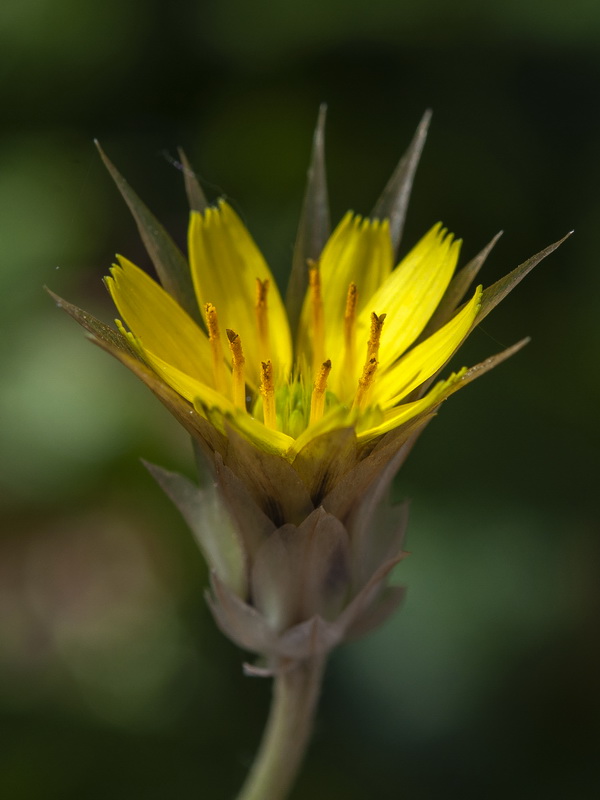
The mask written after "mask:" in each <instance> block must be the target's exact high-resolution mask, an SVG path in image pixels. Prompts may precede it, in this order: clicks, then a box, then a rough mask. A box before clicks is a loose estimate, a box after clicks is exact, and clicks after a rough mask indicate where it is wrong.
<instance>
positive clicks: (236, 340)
mask: <svg viewBox="0 0 600 800" xmlns="http://www.w3.org/2000/svg"><path fill="white" fill-rule="evenodd" d="M226 332H227V339H228V341H229V349H230V350H231V393H232V399H233V404H234V406H236V408H241V409H242V411H245V410H246V379H245V377H244V373H245V368H244V365H245V363H246V359H245V358H244V353H243V351H242V342H241V339H240V337H239V336H238V334H237V333H236V332H235V331H232V330H230V329H229V328H227V329H226Z"/></svg>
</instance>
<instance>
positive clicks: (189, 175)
mask: <svg viewBox="0 0 600 800" xmlns="http://www.w3.org/2000/svg"><path fill="white" fill-rule="evenodd" d="M177 152H178V153H179V159H180V161H181V170H182V172H183V180H184V184H185V193H186V195H187V199H188V203H189V206H190V210H191V211H199V212H200V213H202V212H203V211H206V209H207V208H208V200H207V199H206V197H205V195H204V192H203V191H202V187H201V186H200V183H199V181H198V178H197V177H196V173H195V172H194V170H193V169H192V165H191V164H190V162H189V160H188V157H187V156H186V154H185V151H184V149H183V148H182V147H179V148H177Z"/></svg>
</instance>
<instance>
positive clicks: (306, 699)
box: [237, 658, 325, 800]
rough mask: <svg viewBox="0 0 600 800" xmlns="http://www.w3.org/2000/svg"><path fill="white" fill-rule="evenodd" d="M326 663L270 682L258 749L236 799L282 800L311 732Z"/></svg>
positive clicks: (305, 666) (306, 666) (299, 667)
mask: <svg viewBox="0 0 600 800" xmlns="http://www.w3.org/2000/svg"><path fill="white" fill-rule="evenodd" d="M324 667H325V660H324V659H322V658H320V659H314V660H312V661H306V662H302V663H300V664H298V665H297V666H294V667H292V668H291V669H289V670H288V671H282V672H281V673H279V674H278V675H276V676H275V678H274V679H273V699H272V702H271V711H270V714H269V719H268V721H267V726H266V728H265V732H264V734H263V739H262V742H261V745H260V749H259V751H258V753H257V755H256V759H255V760H254V764H253V765H252V769H251V770H250V774H249V775H248V777H247V779H246V783H245V784H244V786H243V787H242V790H241V792H240V793H239V795H238V798H237V800H284V798H285V797H286V796H287V794H288V792H289V790H290V789H291V787H292V784H293V782H294V779H295V777H296V774H297V772H298V770H299V768H300V764H301V762H302V758H303V756H304V753H305V751H306V747H307V745H308V742H309V739H310V735H311V733H312V726H313V720H314V716H315V711H316V708H317V701H318V699H319V690H320V688H321V680H322V677H323V671H324Z"/></svg>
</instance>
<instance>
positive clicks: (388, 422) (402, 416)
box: [356, 368, 466, 442]
mask: <svg viewBox="0 0 600 800" xmlns="http://www.w3.org/2000/svg"><path fill="white" fill-rule="evenodd" d="M465 372H466V368H463V369H462V370H460V371H459V372H457V373H454V374H453V375H451V376H450V377H449V378H448V380H445V381H440V382H439V383H437V384H436V385H435V386H434V387H433V389H431V390H430V391H429V392H428V393H427V394H426V395H425V397H422V398H421V399H420V400H415V401H414V402H412V403H403V404H402V405H400V406H396V407H395V408H391V409H389V410H388V411H386V412H385V414H384V420H383V422H381V423H379V424H378V425H375V426H373V427H370V428H367V429H366V430H363V431H361V432H360V433H359V434H358V435H357V437H356V438H357V439H358V441H359V442H364V441H367V440H369V439H373V438H374V437H375V436H381V435H382V434H384V433H388V432H389V431H392V430H394V428H397V427H399V426H400V425H403V424H404V423H405V422H409V421H410V420H411V419H412V418H413V417H416V416H417V414H421V413H422V412H423V411H427V409H428V408H431V407H432V406H434V405H435V404H436V403H438V402H441V400H443V399H444V396H445V395H446V393H447V392H448V389H449V388H450V387H451V386H453V385H454V384H455V383H456V382H457V381H459V380H460V378H462V376H463V375H464V374H465Z"/></svg>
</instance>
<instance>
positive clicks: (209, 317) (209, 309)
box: [204, 303, 226, 394]
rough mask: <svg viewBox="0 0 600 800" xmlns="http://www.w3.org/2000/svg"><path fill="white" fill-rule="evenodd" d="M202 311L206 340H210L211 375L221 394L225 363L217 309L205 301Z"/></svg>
mask: <svg viewBox="0 0 600 800" xmlns="http://www.w3.org/2000/svg"><path fill="white" fill-rule="evenodd" d="M204 313H205V315H206V327H207V329H208V340H209V342H210V350H211V353H212V361H213V377H214V380H215V389H216V390H217V391H218V392H221V393H222V394H225V393H226V379H225V364H224V361H223V347H222V345H221V335H220V333H219V320H218V317H217V309H216V308H215V307H214V306H213V304H212V303H206V305H205V306H204Z"/></svg>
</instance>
